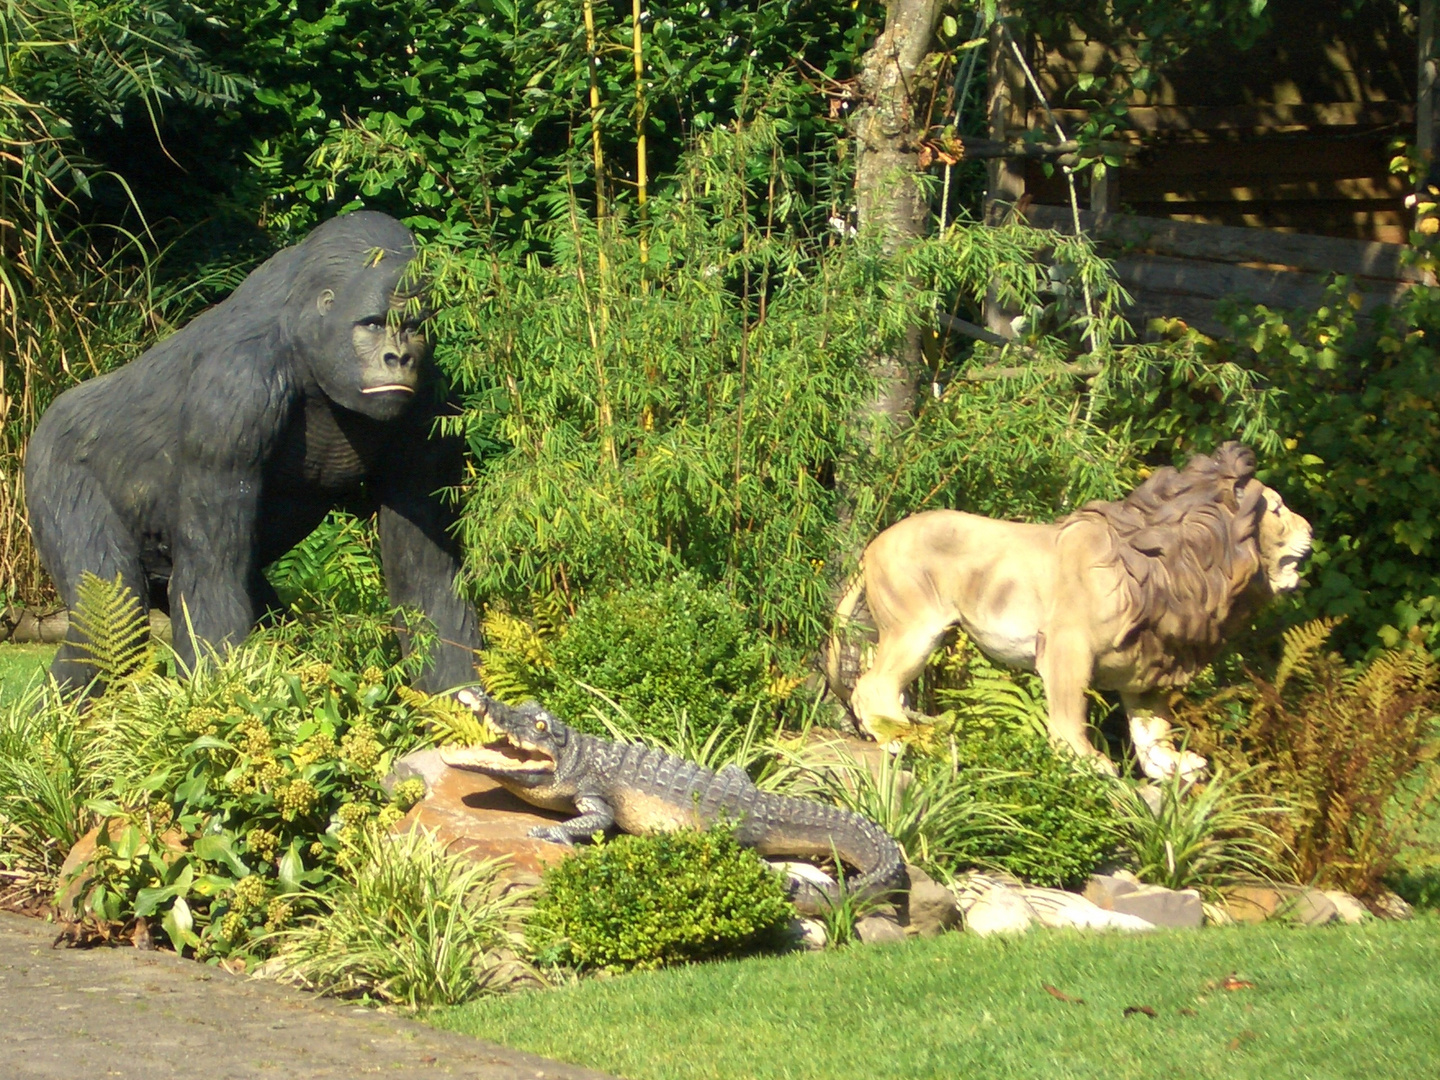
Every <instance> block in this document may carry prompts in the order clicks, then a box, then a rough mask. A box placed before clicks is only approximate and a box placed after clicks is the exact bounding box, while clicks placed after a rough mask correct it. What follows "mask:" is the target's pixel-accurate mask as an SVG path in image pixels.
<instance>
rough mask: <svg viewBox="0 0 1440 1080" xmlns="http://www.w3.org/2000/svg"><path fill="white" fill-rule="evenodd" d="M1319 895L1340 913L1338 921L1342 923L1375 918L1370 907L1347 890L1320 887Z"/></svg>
mask: <svg viewBox="0 0 1440 1080" xmlns="http://www.w3.org/2000/svg"><path fill="white" fill-rule="evenodd" d="M1321 895H1323V896H1324V897H1325V899H1326V900H1329V901H1330V903H1332V904H1334V905H1335V910H1336V912H1337V913H1339V915H1340V921H1341V922H1344V923H1359V922H1365V921H1367V920H1369V919H1373V918H1375V916H1374V915H1372V914H1371V913H1370V909H1369V908H1367V907H1366V906H1365V905H1364V904H1362V903H1361V902H1360V901H1359V900H1357V899H1355V897H1353V896H1351V895H1350V894H1349V893H1348V892H1342V891H1341V890H1339V889H1322V890H1321Z"/></svg>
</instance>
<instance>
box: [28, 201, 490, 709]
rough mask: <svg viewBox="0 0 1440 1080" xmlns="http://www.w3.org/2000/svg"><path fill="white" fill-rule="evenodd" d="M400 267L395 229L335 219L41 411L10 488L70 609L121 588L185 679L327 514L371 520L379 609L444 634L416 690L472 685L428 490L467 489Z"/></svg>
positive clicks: (445, 527)
mask: <svg viewBox="0 0 1440 1080" xmlns="http://www.w3.org/2000/svg"><path fill="white" fill-rule="evenodd" d="M414 254H415V246H414V238H413V237H412V236H411V235H410V232H409V230H407V229H406V228H405V227H404V226H403V225H401V224H400V223H399V222H398V221H396V220H395V219H394V218H391V217H388V216H387V215H385V214H380V213H374V212H370V211H362V212H358V213H352V214H348V215H346V216H344V217H339V218H335V219H334V220H332V221H329V222H326V223H325V224H324V225H321V226H320V227H319V228H317V229H316V230H315V231H314V232H312V233H311V234H310V235H309V236H307V237H306V238H305V240H304V241H302V242H301V243H299V244H296V245H295V246H294V247H289V248H286V249H285V250H283V251H281V252H280V253H279V254H277V255H275V256H274V257H272V258H271V259H270V260H269V261H268V262H266V263H265V264H264V265H262V266H261V267H260V268H259V269H257V270H256V271H255V272H254V273H252V274H251V275H250V276H249V277H248V278H246V279H245V281H244V282H242V283H241V285H240V287H239V288H238V289H236V290H235V292H234V293H232V294H231V296H230V297H229V299H227V300H225V301H224V302H223V303H221V304H218V305H216V306H215V307H213V308H211V309H209V310H208V311H206V312H204V313H203V314H201V315H200V316H198V317H197V318H195V319H194V320H192V321H191V322H190V323H189V324H188V325H186V326H185V328H184V329H182V330H180V331H178V332H177V333H175V334H173V335H172V336H171V337H169V338H167V339H165V340H164V341H162V342H161V343H160V344H158V345H156V346H155V347H154V348H153V349H150V350H149V351H148V352H146V353H145V354H144V355H143V356H141V357H140V358H139V359H138V360H135V361H134V362H132V363H130V364H127V365H126V366H125V367H123V368H120V369H119V370H118V371H114V372H111V373H110V374H108V375H104V376H101V377H99V378H96V379H92V380H90V381H89V382H85V383H82V384H81V385H79V386H76V387H74V388H72V389H70V390H67V391H66V392H65V393H63V394H61V395H60V397H59V398H58V399H56V401H55V403H54V404H53V405H52V406H51V407H50V408H49V410H48V411H47V412H46V413H45V415H44V417H42V418H41V420H40V423H39V424H38V425H37V426H36V428H35V433H34V435H33V436H32V437H31V439H30V446H29V450H28V452H27V456H26V462H25V490H26V501H27V505H28V507H29V510H30V521H31V526H32V528H33V530H34V533H35V545H36V547H37V549H38V550H39V552H40V559H41V562H42V563H43V564H44V566H45V569H46V570H48V571H49V573H50V575H51V577H52V578H54V580H55V584H56V586H57V587H58V588H59V590H60V596H61V598H62V599H63V600H64V601H65V603H66V604H69V605H71V606H73V605H74V603H75V599H76V596H75V594H76V588H77V587H78V585H79V583H80V577H81V574H82V573H84V572H85V571H87V570H88V571H90V572H91V573H94V574H96V575H98V576H100V577H102V578H106V579H108V580H112V581H113V580H114V579H115V576H116V575H117V574H118V575H119V576H120V579H121V581H122V582H123V583H124V584H125V585H127V586H129V588H130V589H131V590H133V592H134V593H135V595H136V597H137V598H138V599H139V601H140V604H141V607H142V609H145V610H148V609H149V608H150V607H152V606H153V607H157V608H159V609H160V610H162V611H166V612H167V613H171V612H173V613H174V620H173V626H174V630H175V650H176V652H177V654H178V655H179V657H180V659H181V660H182V661H183V662H184V663H185V664H187V665H191V664H193V663H194V662H195V658H196V654H197V653H198V652H200V651H202V647H204V646H208V647H212V648H217V649H219V648H223V647H225V646H227V645H231V644H234V643H237V642H239V641H241V640H242V639H243V638H244V637H245V635H246V634H247V633H249V631H250V630H251V628H253V627H254V626H255V624H256V622H257V621H258V620H259V618H260V617H261V616H262V615H264V614H265V612H266V611H267V610H269V609H272V608H274V607H275V606H277V603H278V601H277V598H276V596H275V593H274V590H273V588H272V587H271V586H270V584H269V583H268V582H267V581H266V580H265V577H264V575H263V574H262V573H261V569H262V568H263V567H264V566H266V565H267V564H269V563H271V562H273V561H274V560H275V559H277V558H279V557H280V556H281V555H283V554H284V553H285V552H286V551H288V550H289V549H290V548H291V547H293V546H294V545H295V544H297V543H298V542H299V541H301V540H302V539H304V538H305V537H306V536H307V535H308V534H309V533H310V532H311V531H312V530H313V529H314V528H315V527H316V526H317V525H318V524H319V523H320V521H321V520H322V519H323V518H324V517H325V515H326V514H327V513H328V512H329V511H330V510H331V509H332V508H335V507H344V508H346V509H349V510H353V511H355V512H356V513H359V514H361V515H369V514H370V513H373V512H375V511H377V510H378V512H379V529H380V553H381V559H382V562H383V564H384V573H385V583H386V589H387V592H388V593H389V598H390V602H391V603H392V604H395V605H397V606H398V605H402V604H403V605H406V606H409V607H413V608H418V609H419V610H420V611H421V612H423V613H424V614H425V615H426V616H427V617H428V618H429V619H430V620H431V621H432V622H433V623H434V625H435V630H436V636H437V638H438V644H437V646H436V648H435V650H434V653H433V655H432V657H431V662H430V665H429V667H428V668H427V669H426V670H425V672H424V673H423V675H422V676H421V677H420V678H419V679H418V680H417V685H418V686H420V687H421V688H422V689H425V690H429V691H435V690H441V689H446V688H448V687H452V686H455V685H458V684H460V683H465V682H470V681H472V680H473V679H474V677H475V668H474V654H473V650H474V649H476V648H478V647H479V644H480V635H479V631H478V629H477V626H476V620H475V612H474V610H473V609H472V608H471V607H470V605H469V604H468V603H466V602H465V601H463V600H462V599H460V597H459V596H458V595H457V593H456V588H455V575H456V572H457V571H458V570H459V566H460V561H459V550H458V546H457V544H456V542H455V539H454V537H453V536H452V532H451V526H452V525H453V524H454V514H453V512H452V511H451V510H450V508H449V507H448V506H447V505H446V503H445V501H444V500H443V499H442V498H441V496H440V495H439V494H438V492H439V490H440V489H441V488H444V487H448V486H452V485H456V484H458V483H459V482H460V478H461V472H462V465H463V461H462V444H461V442H460V441H459V440H458V439H454V438H442V437H438V436H436V435H434V434H433V433H432V427H433V426H434V421H435V418H436V417H437V415H439V414H440V412H441V411H442V410H443V408H444V404H443V401H442V400H441V397H440V394H439V391H438V388H437V385H436V378H435V372H434V369H433V365H432V364H431V360H430V343H429V342H428V341H427V340H426V337H425V329H424V315H425V312H423V311H421V310H419V308H420V304H419V300H420V292H419V291H418V288H417V287H416V286H414V285H412V284H411V283H409V281H408V279H407V278H406V275H405V270H406V267H407V265H408V264H409V262H410V261H411V259H412V258H413V257H414ZM72 633H73V631H72ZM402 642H403V635H402ZM85 657H86V653H85V651H84V649H83V648H80V647H78V644H77V643H75V642H73V641H72V642H69V643H67V644H65V645H64V646H62V647H61V649H60V652H59V653H58V654H57V656H56V657H55V662H54V664H53V665H52V667H51V669H50V670H51V673H52V674H53V675H54V676H55V678H56V679H57V680H58V681H59V682H60V683H61V684H62V685H67V686H70V687H80V686H84V685H86V684H87V683H88V681H89V680H90V678H91V676H92V674H93V671H92V669H91V667H90V666H89V665H88V664H87V663H86V662H85Z"/></svg>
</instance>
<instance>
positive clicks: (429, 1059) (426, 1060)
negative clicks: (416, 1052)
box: [420, 1055, 435, 1065]
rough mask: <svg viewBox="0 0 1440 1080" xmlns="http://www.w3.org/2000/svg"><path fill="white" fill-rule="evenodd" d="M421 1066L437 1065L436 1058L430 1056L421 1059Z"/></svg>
mask: <svg viewBox="0 0 1440 1080" xmlns="http://www.w3.org/2000/svg"><path fill="white" fill-rule="evenodd" d="M420 1064H421V1065H434V1064H435V1057H434V1055H430V1056H428V1057H422V1058H421V1059H420Z"/></svg>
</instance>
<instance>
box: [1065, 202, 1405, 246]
mask: <svg viewBox="0 0 1440 1080" xmlns="http://www.w3.org/2000/svg"><path fill="white" fill-rule="evenodd" d="M1045 201H1046V202H1048V203H1058V202H1059V201H1060V200H1059V199H1047V200H1045ZM1128 209H1129V210H1130V211H1131V212H1132V213H1134V214H1137V215H1139V216H1141V217H1152V218H1169V219H1170V220H1172V221H1182V222H1191V223H1194V224H1199V225H1227V226H1230V227H1231V228H1243V229H1264V230H1266V231H1271V232H1280V233H1296V234H1300V235H1303V236H1329V237H1335V238H1336V239H1340V240H1349V241H1352V242H1356V243H1371V242H1374V243H1382V244H1399V245H1401V246H1404V245H1405V244H1406V243H1407V241H1408V240H1409V236H1410V232H1409V226H1408V224H1407V223H1406V222H1407V219H1406V216H1405V209H1404V207H1403V206H1402V205H1401V204H1400V202H1399V201H1398V200H1389V201H1386V202H1373V203H1371V202H1359V201H1345V200H1339V201H1335V202H1289V203H1263V202H1250V203H1232V202H1212V203H1149V202H1142V201H1140V200H1138V199H1136V200H1131V201H1130V203H1129V206H1128Z"/></svg>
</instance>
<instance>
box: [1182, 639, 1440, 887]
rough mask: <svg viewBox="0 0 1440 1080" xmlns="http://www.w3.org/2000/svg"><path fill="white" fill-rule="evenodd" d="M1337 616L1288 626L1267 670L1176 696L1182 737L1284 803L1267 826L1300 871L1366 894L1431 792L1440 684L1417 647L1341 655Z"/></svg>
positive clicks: (1302, 876)
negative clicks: (1335, 636) (1203, 693)
mask: <svg viewBox="0 0 1440 1080" xmlns="http://www.w3.org/2000/svg"><path fill="white" fill-rule="evenodd" d="M1336 625H1337V624H1336V621H1335V620H1330V619H1320V620H1316V621H1314V622H1310V623H1306V624H1304V625H1302V626H1298V627H1295V628H1293V629H1291V630H1289V631H1287V632H1286V633H1285V635H1284V647H1283V650H1282V652H1281V655H1280V658H1279V660H1278V661H1277V663H1276V664H1275V665H1274V668H1273V670H1272V671H1270V672H1269V673H1268V674H1261V673H1259V672H1253V671H1252V672H1247V673H1246V675H1247V677H1246V678H1245V679H1244V681H1242V682H1240V683H1238V684H1237V685H1234V686H1230V687H1226V688H1223V689H1221V690H1219V691H1217V692H1215V693H1213V694H1211V695H1210V696H1208V697H1205V698H1203V699H1200V700H1193V701H1189V702H1187V703H1186V705H1185V708H1184V709H1183V711H1182V712H1181V714H1180V716H1181V720H1182V722H1183V723H1184V724H1185V725H1186V726H1187V727H1188V728H1190V730H1191V731H1192V732H1193V733H1194V734H1193V736H1192V743H1191V745H1192V746H1193V747H1194V748H1195V749H1196V750H1198V751H1199V752H1200V753H1202V754H1204V755H1206V756H1207V757H1209V758H1210V759H1211V760H1212V761H1214V762H1216V763H1218V764H1220V765H1222V766H1224V767H1226V768H1227V769H1229V770H1231V771H1232V776H1233V778H1234V781H1235V782H1236V783H1237V784H1239V785H1241V786H1242V787H1243V789H1244V790H1246V791H1249V792H1252V793H1254V794H1255V795H1256V796H1260V797H1263V798H1265V799H1267V800H1272V801H1274V802H1283V803H1284V804H1285V805H1286V806H1288V807H1289V808H1290V812H1289V813H1287V814H1285V815H1284V816H1282V817H1280V818H1278V819H1276V821H1275V822H1274V824H1273V826H1272V827H1273V828H1274V830H1275V832H1276V834H1277V835H1278V837H1279V839H1280V840H1281V841H1282V842H1283V846H1281V847H1279V848H1278V849H1277V850H1278V851H1280V852H1282V853H1283V856H1284V859H1285V862H1286V864H1287V866H1288V868H1289V870H1290V872H1291V873H1293V874H1294V875H1295V876H1296V877H1297V878H1298V879H1299V880H1301V881H1306V882H1315V883H1317V884H1320V885H1325V886H1330V887H1334V888H1339V889H1344V890H1346V891H1348V892H1351V893H1354V894H1355V895H1357V896H1361V897H1373V896H1375V895H1376V894H1377V893H1378V892H1379V891H1380V889H1381V888H1382V883H1383V879H1384V878H1385V877H1386V875H1387V874H1390V873H1392V872H1393V871H1394V870H1395V869H1396V856H1397V854H1398V853H1399V852H1400V850H1401V848H1402V846H1403V845H1404V844H1405V843H1406V842H1407V841H1408V840H1409V839H1410V838H1411V836H1412V833H1413V830H1414V827H1415V826H1416V824H1417V823H1418V822H1420V821H1421V820H1422V819H1423V817H1424V816H1425V815H1426V814H1427V813H1429V812H1433V807H1434V806H1435V802H1436V799H1437V796H1440V727H1437V714H1440V690H1437V666H1436V662H1435V660H1434V658H1433V657H1432V656H1431V654H1430V653H1429V652H1428V651H1427V650H1425V649H1424V648H1420V647H1415V646H1410V645H1407V646H1402V647H1399V648H1392V649H1386V650H1384V651H1381V652H1378V653H1377V654H1376V655H1375V656H1373V657H1372V658H1371V659H1369V660H1366V661H1362V662H1359V663H1354V664H1351V663H1347V662H1346V661H1345V660H1344V659H1343V658H1342V657H1341V656H1340V655H1339V654H1338V653H1335V652H1333V651H1331V650H1330V648H1329V647H1328V641H1329V638H1330V635H1331V634H1332V633H1333V631H1334V630H1335V627H1336Z"/></svg>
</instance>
